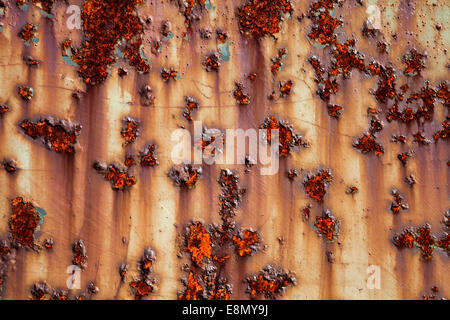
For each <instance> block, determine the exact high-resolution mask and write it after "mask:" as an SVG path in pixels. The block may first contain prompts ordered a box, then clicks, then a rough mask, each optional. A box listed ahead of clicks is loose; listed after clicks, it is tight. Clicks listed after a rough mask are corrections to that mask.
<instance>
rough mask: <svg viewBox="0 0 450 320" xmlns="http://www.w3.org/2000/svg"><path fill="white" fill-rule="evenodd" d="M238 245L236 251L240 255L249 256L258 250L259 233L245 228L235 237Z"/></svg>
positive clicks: (234, 240) (234, 239) (235, 242)
mask: <svg viewBox="0 0 450 320" xmlns="http://www.w3.org/2000/svg"><path fill="white" fill-rule="evenodd" d="M233 242H234V244H235V246H236V252H237V253H238V254H239V256H241V257H244V256H249V255H252V254H253V253H254V252H255V251H257V250H258V246H259V243H260V239H259V235H258V233H257V232H256V231H251V230H244V231H242V232H241V234H240V235H239V236H237V235H235V236H234V237H233Z"/></svg>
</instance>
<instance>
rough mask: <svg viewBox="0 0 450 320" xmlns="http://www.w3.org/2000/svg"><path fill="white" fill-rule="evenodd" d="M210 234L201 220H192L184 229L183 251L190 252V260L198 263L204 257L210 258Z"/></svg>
mask: <svg viewBox="0 0 450 320" xmlns="http://www.w3.org/2000/svg"><path fill="white" fill-rule="evenodd" d="M211 244H212V241H211V235H210V234H209V233H208V231H207V230H206V229H205V227H204V226H203V225H202V223H201V222H199V221H197V222H192V223H191V225H189V227H188V228H187V230H186V248H185V249H184V251H185V252H189V253H191V260H192V262H193V263H194V264H195V265H200V263H201V262H202V261H203V259H204V258H211V250H212V246H211Z"/></svg>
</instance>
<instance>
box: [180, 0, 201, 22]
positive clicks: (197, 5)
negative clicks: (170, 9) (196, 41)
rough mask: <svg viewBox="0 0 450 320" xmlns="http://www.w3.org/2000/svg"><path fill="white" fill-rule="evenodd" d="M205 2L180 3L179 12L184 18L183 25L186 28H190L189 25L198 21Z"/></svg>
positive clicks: (199, 0)
mask: <svg viewBox="0 0 450 320" xmlns="http://www.w3.org/2000/svg"><path fill="white" fill-rule="evenodd" d="M205 1H206V0H185V1H182V2H180V12H181V13H182V14H183V15H184V17H185V18H186V20H185V24H186V26H187V27H190V26H191V23H192V22H193V21H194V20H196V19H198V17H199V15H200V13H199V11H201V9H202V8H203V7H204V5H205Z"/></svg>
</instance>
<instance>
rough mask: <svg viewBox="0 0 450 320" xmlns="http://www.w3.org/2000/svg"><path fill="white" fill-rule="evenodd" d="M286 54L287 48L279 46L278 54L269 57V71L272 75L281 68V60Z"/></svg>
mask: <svg viewBox="0 0 450 320" xmlns="http://www.w3.org/2000/svg"><path fill="white" fill-rule="evenodd" d="M286 55H287V49H286V48H281V49H279V50H278V55H277V56H276V57H274V58H272V59H270V61H271V62H272V66H271V67H270V71H271V72H272V74H273V75H276V74H277V73H278V71H280V70H281V67H282V66H283V62H282V60H283V59H285V58H286Z"/></svg>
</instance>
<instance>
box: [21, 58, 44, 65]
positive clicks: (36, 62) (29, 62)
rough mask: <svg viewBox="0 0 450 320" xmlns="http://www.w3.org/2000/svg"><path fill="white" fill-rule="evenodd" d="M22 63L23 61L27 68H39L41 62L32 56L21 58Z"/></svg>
mask: <svg viewBox="0 0 450 320" xmlns="http://www.w3.org/2000/svg"><path fill="white" fill-rule="evenodd" d="M23 61H25V63H26V65H27V66H29V67H39V66H40V64H41V62H42V61H40V60H38V59H35V58H33V57H32V56H23Z"/></svg>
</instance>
